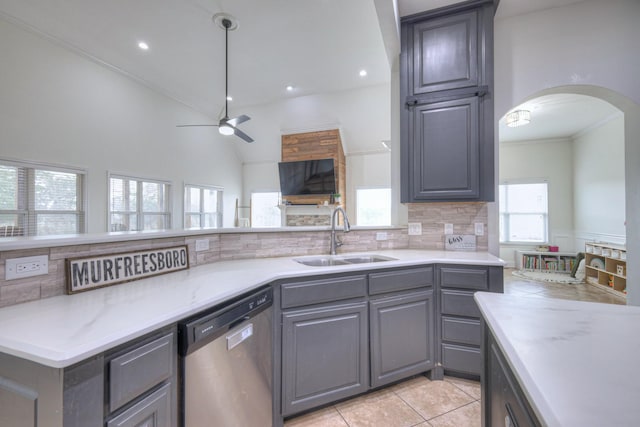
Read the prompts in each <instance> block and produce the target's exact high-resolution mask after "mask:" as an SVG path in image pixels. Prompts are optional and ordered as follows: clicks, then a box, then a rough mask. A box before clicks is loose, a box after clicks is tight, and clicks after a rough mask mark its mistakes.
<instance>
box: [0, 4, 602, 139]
mask: <svg viewBox="0 0 640 427" xmlns="http://www.w3.org/2000/svg"><path fill="white" fill-rule="evenodd" d="M386 1H388V2H389V4H387V3H386ZM393 1H394V0H269V1H265V0H136V1H131V0H0V16H3V17H4V18H6V19H8V20H10V21H12V22H15V23H19V24H21V25H23V26H26V27H29V28H31V29H32V30H33V31H36V32H38V33H40V34H43V35H45V36H47V37H48V38H51V39H53V40H55V41H57V42H58V43H61V44H63V45H64V46H66V47H68V48H70V49H73V50H75V51H76V52H79V53H81V54H84V55H86V56H89V57H91V58H93V59H94V60H96V61H99V62H101V63H104V64H106V65H107V66H109V67H112V68H114V69H116V70H119V71H120V72H123V73H125V74H127V75H129V76H130V77H132V78H134V79H136V80H138V81H140V82H143V83H144V84H146V85H147V86H149V87H151V88H153V89H155V90H157V91H159V92H161V93H164V94H166V95H168V96H170V97H172V98H174V99H176V100H178V101H181V102H183V103H185V104H187V105H189V106H191V107H193V108H195V109H197V110H199V111H202V112H204V113H205V114H207V115H209V116H210V117H212V118H213V119H215V118H217V116H218V114H219V113H220V110H221V107H222V106H223V103H224V31H223V30H222V29H220V28H219V27H217V26H216V25H215V24H214V23H213V22H212V20H211V17H212V16H213V15H214V14H215V13H218V12H226V13H229V14H231V15H233V16H234V17H236V18H237V20H238V21H239V29H238V30H236V31H232V32H230V33H229V48H230V52H229V92H230V95H232V96H233V99H234V100H233V102H232V103H230V106H229V109H230V115H231V116H233V115H234V114H236V113H238V112H241V111H238V109H239V107H241V106H248V105H259V104H267V103H272V102H274V101H278V100H281V99H284V98H287V97H296V96H301V95H308V94H317V93H327V92H335V91H342V90H347V89H355V88H358V87H364V86H371V85H378V84H383V83H388V82H389V81H390V67H389V60H388V58H387V51H386V50H385V48H386V49H388V50H389V54H390V55H391V56H392V57H394V54H397V52H393V50H394V49H396V50H397V40H391V39H392V38H396V39H397V31H395V29H394V27H395V25H394V22H395V18H393V16H392V15H393V10H394V9H393V7H388V6H391V5H392V3H393ZM457 1H459V0H397V3H398V11H399V14H400V15H401V16H404V15H410V14H413V13H417V12H421V11H424V10H428V9H432V8H437V7H441V6H445V5H448V4H452V3H456V2H457ZM578 1H583V0H536V1H531V0H501V1H500V5H499V7H498V11H497V15H496V17H497V18H504V17H509V16H513V15H518V14H521V13H528V12H531V11H534V10H538V9H544V8H549V7H558V6H563V5H567V4H571V3H575V2H578ZM376 6H377V8H378V9H377V11H376ZM378 15H380V16H378ZM379 18H380V21H379V20H378V19H379ZM390 21H391V24H390ZM381 28H382V30H381ZM383 34H384V37H385V40H383ZM140 40H144V41H146V42H147V43H148V44H149V45H150V49H149V51H147V52H143V51H141V50H139V49H138V47H137V43H138V41H140ZM363 68H364V69H366V70H367V72H368V75H367V77H365V78H361V77H360V76H359V75H358V72H359V71H360V70H361V69H363ZM287 85H293V86H294V87H295V90H294V91H293V92H287V91H286V90H285V87H286V86H287ZM570 101H571V102H570ZM573 101H575V102H578V101H580V102H582V101H585V100H584V99H581V100H580V99H577V98H576V99H573V100H569V99H568V98H566V97H565V98H553V97H552V98H548V99H544V100H542V101H540V102H539V104H538V107H537V109H536V108H535V106H534V109H533V112H532V115H533V123H534V124H535V123H538V124H539V125H538V124H536V125H535V126H534V124H532V125H530V126H526V127H524V128H518V132H519V135H527V138H529V139H531V138H533V137H534V136H536V135H538V136H537V137H538V138H539V137H540V135H545V136H544V137H546V138H550V137H561V136H566V134H570V133H575V129H576V126H588V125H589V124H592V123H593V122H594V121H599V120H602V119H603V118H604V117H606V116H608V115H610V114H611V113H610V111H608V110H607V108H604V107H603V108H598V106H594V105H595V104H593V102H595V101H593V100H592V101H591V103H588V104H585V106H583V107H579V106H577V105H575V103H573ZM556 102H557V105H556V104H555V103H556ZM596 104H597V103H596ZM587 105H588V106H587ZM563 109H566V110H571V111H576V110H578V111H580V114H579V115H578V116H574V119H575V120H574V119H571V120H567V118H566V117H565V116H564V115H562V114H560V112H561V111H563ZM234 110H235V111H234ZM598 112H599V113H598ZM559 117H563V118H562V119H559ZM578 119H579V120H582V122H580V121H579V120H578ZM569 123H571V124H572V125H571V126H569ZM580 123H582V124H580ZM543 124H544V125H545V126H546V130H545V131H544V132H543V131H540V130H538V131H535V132H539V133H535V132H534V129H539V127H540V126H542V125H543ZM503 127H504V126H503V125H502V124H501V137H502V136H504V138H505V140H514V139H520V138H519V137H518V135H516V133H515V130H505V132H504V133H503V132H502V128H503ZM372 144H375V147H373V148H374V149H379V146H378V145H379V141H374V142H372Z"/></svg>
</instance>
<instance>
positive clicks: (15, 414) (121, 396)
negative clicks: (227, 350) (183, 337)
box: [0, 328, 178, 427]
mask: <svg viewBox="0 0 640 427" xmlns="http://www.w3.org/2000/svg"><path fill="white" fill-rule="evenodd" d="M176 356H177V350H176V333H175V330H174V329H173V328H167V329H164V330H162V331H158V332H156V333H153V334H151V335H148V336H146V337H144V338H141V339H138V340H135V341H133V342H130V343H127V344H124V345H122V346H120V347H118V348H115V349H113V350H110V351H107V352H106V353H104V354H100V355H97V356H95V357H92V358H90V359H87V360H84V361H82V362H79V363H77V364H75V365H72V366H69V367H66V368H51V367H48V366H43V365H40V364H38V363H35V362H31V361H28V360H25V359H21V358H18V357H14V356H10V355H7V354H2V353H0V425H2V426H3V427H4V426H5V425H6V426H12V427H27V426H28V427H35V426H38V427H92V426H107V427H116V426H117V427H134V426H135V427H176V426H177V425H178V407H177V401H178V400H177V357H176Z"/></svg>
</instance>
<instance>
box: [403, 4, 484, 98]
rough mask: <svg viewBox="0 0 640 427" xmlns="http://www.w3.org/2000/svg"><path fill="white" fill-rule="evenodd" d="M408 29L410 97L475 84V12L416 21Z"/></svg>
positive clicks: (476, 31)
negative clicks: (409, 44)
mask: <svg viewBox="0 0 640 427" xmlns="http://www.w3.org/2000/svg"><path fill="white" fill-rule="evenodd" d="M411 30H412V31H411V34H410V35H409V36H410V38H411V40H410V42H412V44H413V55H411V57H410V58H409V60H410V61H411V64H410V67H411V69H412V70H413V79H411V81H410V82H409V84H411V85H412V87H411V94H413V95H419V94H424V93H428V92H435V91H440V90H447V89H457V88H461V87H475V86H478V85H479V78H478V71H479V67H478V58H479V57H480V55H478V12H477V11H476V10H472V11H469V12H463V13H459V14H456V15H453V16H445V17H442V18H435V19H429V20H427V21H424V22H419V23H416V24H415V25H412V26H411Z"/></svg>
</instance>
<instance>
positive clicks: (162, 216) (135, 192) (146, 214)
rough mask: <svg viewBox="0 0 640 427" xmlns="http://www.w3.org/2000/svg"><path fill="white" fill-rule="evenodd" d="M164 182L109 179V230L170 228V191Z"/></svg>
mask: <svg viewBox="0 0 640 427" xmlns="http://www.w3.org/2000/svg"><path fill="white" fill-rule="evenodd" d="M170 188H171V186H170V185H169V183H167V182H164V181H154V180H142V179H139V178H132V177H127V176H116V175H110V176H109V228H108V230H109V231H140V230H164V229H167V228H171V212H170V210H169V209H170V208H169V206H171V204H170V203H169V194H170V193H169V191H170Z"/></svg>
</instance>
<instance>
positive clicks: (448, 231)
mask: <svg viewBox="0 0 640 427" xmlns="http://www.w3.org/2000/svg"><path fill="white" fill-rule="evenodd" d="M444 234H453V224H445V225H444Z"/></svg>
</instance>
